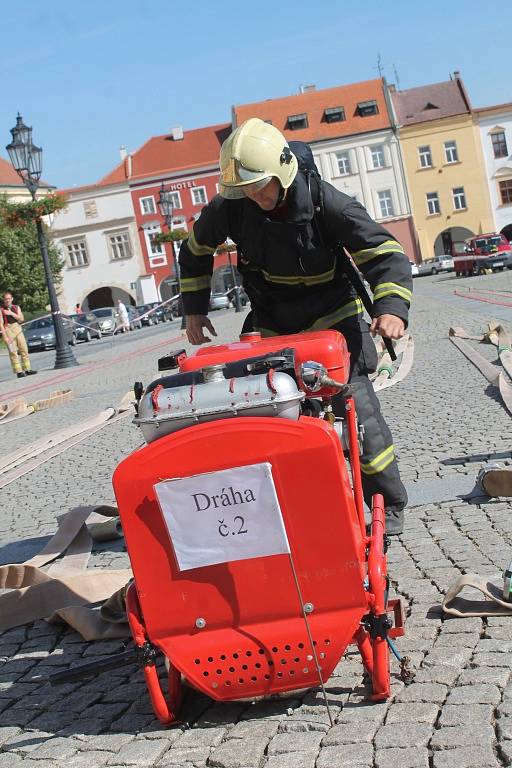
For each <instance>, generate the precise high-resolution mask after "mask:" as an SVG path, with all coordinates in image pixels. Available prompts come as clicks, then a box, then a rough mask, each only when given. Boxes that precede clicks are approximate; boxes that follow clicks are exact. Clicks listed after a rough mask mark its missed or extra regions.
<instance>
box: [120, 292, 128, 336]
mask: <svg viewBox="0 0 512 768" xmlns="http://www.w3.org/2000/svg"><path fill="white" fill-rule="evenodd" d="M117 311H118V312H119V319H120V321H121V330H122V331H123V333H128V331H129V330H130V318H129V317H128V310H127V309H126V306H125V305H124V304H123V302H122V301H121V299H118V300H117Z"/></svg>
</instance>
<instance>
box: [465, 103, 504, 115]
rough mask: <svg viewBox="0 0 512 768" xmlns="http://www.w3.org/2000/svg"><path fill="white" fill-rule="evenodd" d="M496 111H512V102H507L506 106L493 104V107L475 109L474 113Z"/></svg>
mask: <svg viewBox="0 0 512 768" xmlns="http://www.w3.org/2000/svg"><path fill="white" fill-rule="evenodd" d="M495 110H496V111H497V110H503V111H505V110H512V101H507V102H505V104H493V105H492V106H491V107H475V108H474V109H473V112H478V113H479V114H480V113H482V112H494V111H495Z"/></svg>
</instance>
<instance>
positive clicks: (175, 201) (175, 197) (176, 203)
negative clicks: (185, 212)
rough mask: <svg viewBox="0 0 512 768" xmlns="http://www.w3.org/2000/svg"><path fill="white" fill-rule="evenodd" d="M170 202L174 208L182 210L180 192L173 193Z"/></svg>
mask: <svg viewBox="0 0 512 768" xmlns="http://www.w3.org/2000/svg"><path fill="white" fill-rule="evenodd" d="M170 200H171V203H172V207H173V208H181V196H180V193H179V192H171V193H170Z"/></svg>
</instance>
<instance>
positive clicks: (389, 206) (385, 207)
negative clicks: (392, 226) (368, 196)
mask: <svg viewBox="0 0 512 768" xmlns="http://www.w3.org/2000/svg"><path fill="white" fill-rule="evenodd" d="M379 204H380V215H381V216H382V217H386V216H394V215H395V209H394V208H393V198H392V197H391V190H390V189H385V190H383V191H382V192H379Z"/></svg>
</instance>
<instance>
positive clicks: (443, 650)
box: [0, 272, 512, 768]
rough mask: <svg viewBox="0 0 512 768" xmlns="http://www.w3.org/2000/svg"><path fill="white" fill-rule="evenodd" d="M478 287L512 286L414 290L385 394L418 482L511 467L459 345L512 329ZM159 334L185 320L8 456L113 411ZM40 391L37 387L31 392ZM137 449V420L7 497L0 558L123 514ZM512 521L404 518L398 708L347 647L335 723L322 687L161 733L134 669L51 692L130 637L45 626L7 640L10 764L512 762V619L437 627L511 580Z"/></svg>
mask: <svg viewBox="0 0 512 768" xmlns="http://www.w3.org/2000/svg"><path fill="white" fill-rule="evenodd" d="M470 286H473V287H476V286H478V287H480V288H486V289H490V290H492V289H494V290H495V289H499V290H509V291H512V273H511V272H509V273H505V274H499V275H493V276H485V277H481V278H474V279H473V278H471V279H466V280H461V279H456V278H454V277H453V276H451V277H449V278H447V277H446V276H444V277H440V276H438V277H436V278H422V279H420V280H417V281H415V291H416V296H415V304H414V313H413V323H412V331H413V333H414V336H415V339H416V352H415V365H414V368H413V370H412V372H411V373H410V374H409V376H408V377H407V379H406V380H405V381H404V382H403V383H401V384H399V385H397V386H396V387H393V388H391V389H389V390H387V391H384V392H383V393H382V395H381V402H382V405H383V409H384V412H385V414H386V416H387V418H388V420H389V422H390V423H391V425H392V428H393V431H394V436H395V443H396V445H397V449H398V454H399V460H400V464H401V468H402V473H403V476H404V478H405V480H406V482H407V483H409V484H410V483H421V482H422V481H423V480H425V479H431V478H435V477H437V478H440V479H442V478H444V477H446V476H448V475H450V474H453V473H465V474H469V475H476V472H477V470H478V468H479V466H481V463H482V462H483V461H486V460H487V459H488V458H492V457H493V456H496V455H497V456H498V457H499V458H500V460H501V461H503V462H504V463H506V464H509V465H510V464H511V463H512V458H511V457H512V440H511V420H510V416H509V415H508V414H507V413H506V411H505V410H504V409H503V407H502V406H501V405H500V403H499V400H498V398H497V397H496V393H495V392H494V390H493V389H492V388H491V387H489V386H488V384H487V382H486V380H485V379H483V377H482V376H481V375H480V374H479V373H478V371H477V370H476V369H475V368H473V366H472V365H471V364H470V363H469V362H468V361H467V360H466V359H465V358H464V357H463V356H462V355H461V354H460V352H459V351H458V350H457V349H456V348H455V347H454V346H453V345H452V344H451V343H450V342H449V340H448V338H447V332H448V328H449V326H450V325H463V326H465V328H466V329H467V330H468V331H469V332H470V333H480V332H481V331H482V329H483V327H484V326H485V323H486V321H487V320H489V319H490V318H492V317H495V318H500V319H502V320H503V321H508V326H509V328H511V329H512V309H511V308H507V307H499V306H493V305H488V304H481V303H480V302H476V301H469V300H466V299H461V298H458V297H456V296H454V295H453V289H454V287H460V288H462V289H467V288H468V287H470ZM511 296H512V293H511ZM511 303H512V302H511ZM239 317H240V316H238V317H237V316H236V315H235V314H234V313H224V314H220V313H216V314H215V315H214V316H213V321H214V323H215V324H216V326H217V327H218V331H219V338H220V339H221V340H223V339H227V338H229V337H230V336H233V335H234V333H235V329H236V328H238V327H240V324H241V321H239ZM164 334H168V336H169V338H176V337H179V335H180V333H179V330H178V329H177V328H176V326H174V328H173V329H171V328H170V327H169V326H167V327H165V328H160V330H159V331H158V334H157V335H152V336H151V340H150V341H149V340H148V339H147V338H145V339H144V341H142V340H141V339H139V340H137V338H136V335H134V338H133V341H132V340H130V344H129V345H126V346H125V347H124V348H123V351H122V353H123V354H124V353H125V352H128V350H132V351H136V352H137V354H136V355H134V356H132V357H129V358H126V359H124V360H123V361H121V362H117V363H116V364H115V365H112V366H110V367H103V368H101V369H98V370H97V371H96V372H95V371H94V370H92V371H90V370H89V371H86V372H85V373H84V375H83V376H79V377H77V378H74V379H73V380H72V382H71V383H70V386H72V387H73V390H74V392H75V398H74V400H73V401H72V402H71V403H69V404H67V405H65V406H62V407H61V408H60V409H56V410H55V411H51V412H50V411H48V412H42V413H39V414H35V415H33V416H30V417H27V418H26V419H22V420H20V421H19V422H15V423H13V424H11V425H4V426H2V427H0V429H1V430H2V434H3V436H4V440H3V443H2V446H3V448H4V451H6V450H8V449H9V450H10V449H12V448H13V447H17V446H18V445H20V444H22V443H23V442H27V441H31V440H33V439H35V438H37V437H38V436H40V435H42V434H45V433H46V432H47V431H48V430H51V429H55V428H56V427H59V426H62V425H63V424H66V423H70V422H71V421H72V420H75V419H78V418H83V417H84V416H86V415H91V414H92V413H94V412H96V411H98V410H100V409H101V408H103V407H105V406H106V405H109V404H111V403H112V402H114V403H115V402H116V400H118V399H119V397H120V396H121V395H122V394H123V393H124V392H125V391H126V390H127V389H128V388H129V385H130V384H131V383H132V382H133V381H134V380H135V379H142V380H144V381H146V382H147V381H148V380H149V379H151V378H153V376H154V372H155V368H156V366H155V361H156V357H157V355H158V350H156V351H150V352H148V351H145V350H146V349H147V347H148V345H149V344H153V343H157V342H158V341H165V335H164ZM169 346H170V347H176V346H178V342H173V343H169ZM166 348H167V347H166V346H165V344H164V345H163V346H162V349H164V350H165V349H166ZM479 349H480V351H481V352H482V354H484V355H485V356H486V357H487V358H488V359H490V360H494V359H495V358H496V350H495V348H491V347H490V346H484V345H482V346H481V347H480V348H479ZM118 352H119V351H118ZM116 354H117V353H116ZM119 354H121V352H119ZM106 356H107V351H106V350H105V351H102V350H99V349H98V360H99V361H100V362H101V361H103V362H105V360H106V359H107V357H106ZM44 376H46V378H47V379H48V378H51V372H48V373H47V374H44V375H43V376H42V377H41V379H40V382H41V384H42V385H43V384H44V381H45V379H44ZM44 392H45V389H44V387H43V388H41V390H38V392H37V394H38V395H41V396H42V394H43V393H44ZM140 443H141V437H140V434H139V433H138V432H137V430H136V428H135V427H134V426H132V425H131V423H130V419H126V420H123V421H120V422H117V423H116V424H115V425H112V426H107V427H105V428H104V429H102V430H101V431H100V432H98V433H97V434H95V435H94V436H93V437H91V438H89V439H88V440H86V441H84V442H83V443H81V444H79V445H77V446H76V447H75V448H73V449H72V450H71V451H69V452H67V453H64V454H62V455H60V456H57V457H55V458H54V459H52V460H51V461H50V462H48V463H47V464H44V465H43V466H41V467H39V468H38V469H36V470H34V471H33V472H31V473H29V474H27V475H25V476H24V477H22V478H20V479H19V480H18V481H16V482H14V483H12V484H11V485H9V486H8V487H6V488H5V489H4V491H3V497H2V515H1V522H0V558H1V560H0V562H3V563H6V562H12V561H13V560H17V561H21V560H23V559H25V558H27V557H29V556H31V555H32V554H33V553H35V552H36V551H37V550H39V549H40V548H41V546H42V544H43V543H44V542H45V541H46V540H47V537H48V535H49V534H50V533H51V532H52V531H53V530H54V529H55V518H56V515H57V514H58V513H61V512H62V511H65V510H67V509H68V508H70V507H72V506H74V505H76V504H80V503H96V502H104V503H112V502H113V501H114V499H113V494H112V488H111V484H110V478H111V474H112V470H113V469H114V467H115V466H116V464H117V462H118V461H119V460H120V459H121V458H122V457H123V456H125V455H126V454H127V453H128V452H129V451H131V450H132V449H134V448H135V447H136V446H138V445H139V444H140ZM510 513H511V508H510V503H509V502H507V501H506V500H498V499H495V500H486V499H474V500H473V501H472V502H471V503H468V502H465V501H463V500H460V499H458V500H456V501H452V502H442V503H431V504H426V505H423V506H416V507H413V508H410V509H409V510H408V514H407V518H406V526H405V531H404V534H403V535H402V536H400V537H399V538H398V539H396V538H395V539H394V540H393V543H392V546H391V549H390V552H389V569H390V573H391V576H392V579H393V584H394V588H395V591H396V592H397V593H398V594H400V595H401V596H402V597H403V598H404V600H405V602H406V604H407V606H408V608H407V610H408V618H407V626H406V636H405V637H404V638H401V639H399V640H398V641H397V645H398V647H399V649H400V651H402V652H405V653H407V654H408V655H409V656H410V658H411V660H412V663H413V666H414V669H415V676H414V681H413V682H412V684H411V685H408V686H404V685H403V683H402V682H401V681H400V680H399V677H398V669H397V666H396V664H395V663H394V662H393V664H392V689H393V690H392V694H393V695H392V698H391V700H390V701H388V702H385V703H381V704H371V703H370V702H369V701H368V700H367V699H366V694H367V691H366V689H365V687H364V683H363V677H362V667H361V663H360V660H359V657H358V655H357V654H356V653H354V652H353V649H352V648H351V649H350V650H349V652H348V653H347V654H346V656H345V658H343V659H342V660H341V662H340V664H339V665H338V667H337V668H336V670H335V672H334V674H333V676H332V678H331V679H330V681H329V682H328V684H327V685H326V690H327V695H328V699H329V702H330V706H331V711H332V713H333V715H334V717H335V724H334V725H333V726H332V727H331V726H330V724H329V722H328V719H327V717H326V711H325V708H324V705H323V703H322V698H321V696H320V694H319V692H317V691H310V692H308V693H301V694H300V695H296V696H290V697H289V698H287V699H280V700H272V701H265V702H260V703H253V704H251V703H231V704H224V705H221V704H214V703H213V702H212V701H211V700H209V699H207V698H206V697H204V696H202V695H199V694H197V693H194V692H189V693H188V695H187V698H186V702H185V706H184V711H183V713H182V714H183V719H184V721H186V722H187V723H188V724H189V727H187V728H185V727H184V726H183V727H182V726H180V727H176V728H171V729H168V728H164V727H162V726H160V725H159V724H158V723H157V721H156V719H155V717H154V716H153V714H152V711H151V707H150V705H149V700H148V697H147V695H146V693H145V686H144V684H143V680H142V676H141V674H140V672H139V671H137V669H136V668H135V667H130V666H125V667H121V668H119V669H118V670H115V671H113V672H105V673H103V674H101V675H98V676H97V677H96V678H94V679H93V680H90V681H86V682H80V683H70V684H66V685H64V686H60V687H58V688H51V687H50V686H49V684H48V682H47V678H48V675H49V674H50V673H51V672H53V671H54V670H56V669H60V668H65V667H68V666H69V665H73V664H76V663H79V662H80V661H83V660H91V659H93V658H102V657H103V656H105V655H108V654H109V653H111V652H114V651H116V650H117V649H118V648H119V647H120V642H118V641H114V642H113V641H110V642H96V643H84V642H83V641H82V640H81V638H80V637H79V636H78V635H76V634H74V633H73V632H71V631H66V630H64V629H62V628H61V627H56V626H50V625H48V624H46V623H45V622H43V621H38V622H35V623H34V624H33V625H32V626H28V627H21V628H17V629H13V630H10V631H8V632H4V633H3V634H2V635H1V636H0V768H4V766H5V768H12V767H13V766H18V765H20V766H23V768H46V766H48V768H49V766H52V768H53V767H54V766H57V768H60V766H62V767H64V766H66V768H79V766H86V767H87V768H94V767H95V766H110V767H111V768H115V767H116V766H133V765H137V766H158V767H159V768H178V766H179V768H192V767H193V766H195V767H196V768H202V767H203V766H210V767H211V768H263V767H265V768H267V767H268V768H288V766H290V768H292V767H293V768H335V767H336V766H344V767H347V768H348V767H350V766H354V767H355V766H357V767H362V768H364V767H365V766H367V767H368V768H388V767H389V768H420V766H421V767H423V766H425V768H426V767H427V766H430V768H452V766H453V768H472V767H473V768H485V767H486V766H503V765H510V763H511V762H512V682H511V681H510V673H511V668H512V662H511V658H512V655H511V652H512V633H511V622H512V618H510V619H508V618H491V619H488V620H481V619H478V618H475V619H443V617H442V615H441V611H440V601H441V599H442V595H443V592H444V591H445V589H446V587H447V586H448V585H449V584H450V583H451V582H452V581H453V580H454V578H455V577H457V576H458V575H459V574H460V573H461V572H467V571H474V572H477V573H479V574H481V575H487V574H488V575H495V574H500V573H502V571H503V569H504V567H505V566H506V564H507V563H508V561H509V560H510V559H511V556H512V516H511V514H510ZM91 563H92V565H93V566H94V565H97V566H111V567H123V566H125V565H126V564H127V557H126V553H125V552H124V550H123V545H122V542H117V543H115V544H112V543H107V544H102V545H99V546H96V548H95V552H94V555H93V559H92V561H91Z"/></svg>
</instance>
